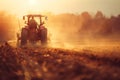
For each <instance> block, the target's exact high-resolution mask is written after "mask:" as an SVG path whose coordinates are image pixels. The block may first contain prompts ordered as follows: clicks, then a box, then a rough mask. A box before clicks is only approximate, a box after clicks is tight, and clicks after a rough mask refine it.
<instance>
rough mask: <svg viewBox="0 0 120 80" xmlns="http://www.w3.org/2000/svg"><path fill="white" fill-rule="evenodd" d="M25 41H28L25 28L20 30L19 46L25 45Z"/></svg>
mask: <svg viewBox="0 0 120 80" xmlns="http://www.w3.org/2000/svg"><path fill="white" fill-rule="evenodd" d="M27 39H28V30H27V29H26V28H22V31H21V46H23V45H26V44H27Z"/></svg>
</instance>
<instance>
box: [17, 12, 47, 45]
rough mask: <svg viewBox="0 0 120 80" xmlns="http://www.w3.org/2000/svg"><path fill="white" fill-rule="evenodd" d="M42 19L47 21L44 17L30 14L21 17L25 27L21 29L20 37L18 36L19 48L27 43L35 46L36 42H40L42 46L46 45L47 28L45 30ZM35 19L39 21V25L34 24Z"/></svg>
mask: <svg viewBox="0 0 120 80" xmlns="http://www.w3.org/2000/svg"><path fill="white" fill-rule="evenodd" d="M42 18H45V19H47V17H46V16H42V15H34V14H30V15H25V16H23V20H25V24H26V26H24V27H23V28H22V29H21V32H20V34H21V35H20V37H19V35H18V42H19V43H20V46H24V45H26V44H27V43H31V44H36V42H37V41H40V42H41V45H42V46H46V45H47V28H45V26H44V22H43V21H42ZM36 19H37V20H39V23H38V22H36Z"/></svg>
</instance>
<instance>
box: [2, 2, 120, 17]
mask: <svg viewBox="0 0 120 80" xmlns="http://www.w3.org/2000/svg"><path fill="white" fill-rule="evenodd" d="M0 10H4V11H9V12H12V13H14V14H17V15H22V14H26V13H34V12H53V13H55V14H58V13H68V12H69V13H81V12H83V11H88V12H91V13H96V12H97V11H102V12H103V13H104V14H105V15H108V16H110V15H118V14H120V0H0Z"/></svg>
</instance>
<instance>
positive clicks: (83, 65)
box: [0, 43, 120, 80]
mask: <svg viewBox="0 0 120 80" xmlns="http://www.w3.org/2000/svg"><path fill="white" fill-rule="evenodd" d="M119 50H120V47H117V46H114V47H112V48H109V49H99V48H82V49H79V50H75V49H74V50H72V49H61V48H43V47H35V48H33V47H32V48H30V47H24V48H15V47H12V46H10V45H9V44H7V43H6V44H4V45H1V46H0V80H120V51H119Z"/></svg>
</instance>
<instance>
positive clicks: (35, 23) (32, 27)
mask: <svg viewBox="0 0 120 80" xmlns="http://www.w3.org/2000/svg"><path fill="white" fill-rule="evenodd" d="M29 28H30V29H37V22H36V21H35V19H34V17H33V16H32V19H31V20H30V21H29Z"/></svg>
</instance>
